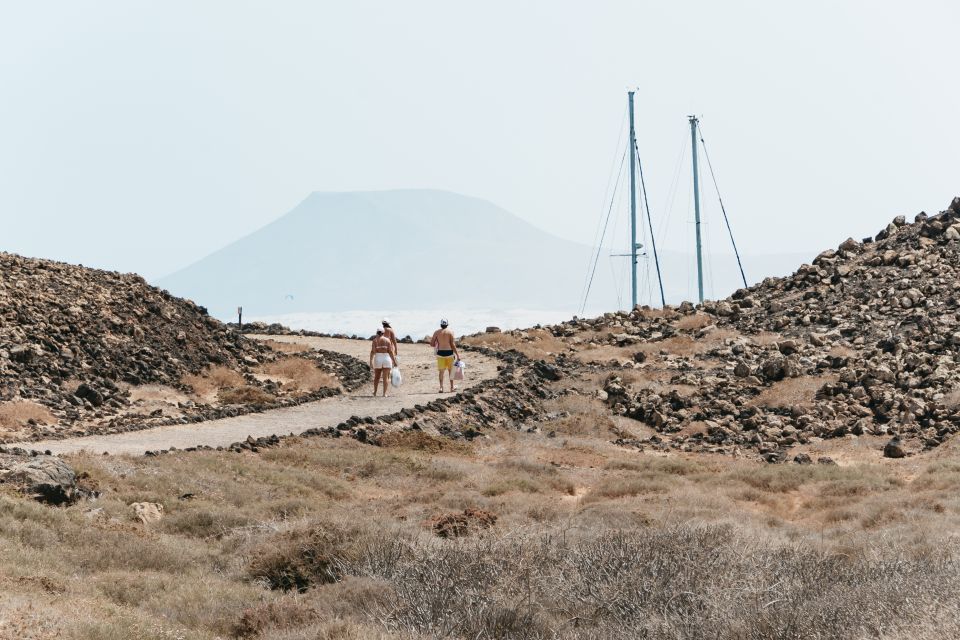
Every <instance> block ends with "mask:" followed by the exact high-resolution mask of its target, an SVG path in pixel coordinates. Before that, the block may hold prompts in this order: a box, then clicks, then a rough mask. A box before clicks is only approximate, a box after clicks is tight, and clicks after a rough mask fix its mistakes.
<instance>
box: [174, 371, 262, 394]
mask: <svg viewBox="0 0 960 640" xmlns="http://www.w3.org/2000/svg"><path fill="white" fill-rule="evenodd" d="M180 382H181V383H183V384H184V385H186V386H188V387H190V389H192V390H193V393H194V395H196V396H197V397H198V398H200V399H202V400H204V401H207V402H209V401H211V400H214V399H215V398H216V396H217V394H218V393H219V392H220V391H221V390H223V389H230V388H232V387H242V386H244V385H245V384H246V381H245V380H244V379H243V376H242V375H240V374H239V373H237V372H236V371H234V370H233V369H230V368H228V367H222V366H221V367H210V368H209V369H206V370H205V371H203V372H202V373H200V374H188V375H185V376H183V378H182V379H181V380H180Z"/></svg>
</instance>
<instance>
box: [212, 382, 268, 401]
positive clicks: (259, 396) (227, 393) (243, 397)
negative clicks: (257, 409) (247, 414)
mask: <svg viewBox="0 0 960 640" xmlns="http://www.w3.org/2000/svg"><path fill="white" fill-rule="evenodd" d="M217 400H218V401H220V402H222V403H223V404H267V403H270V402H273V401H274V400H276V397H274V396H272V395H270V394H269V393H267V392H266V391H264V390H263V389H258V388H257V387H254V386H251V385H248V384H245V385H243V386H241V387H230V388H229V389H221V390H220V391H219V393H217Z"/></svg>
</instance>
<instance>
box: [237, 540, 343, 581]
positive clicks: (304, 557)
mask: <svg viewBox="0 0 960 640" xmlns="http://www.w3.org/2000/svg"><path fill="white" fill-rule="evenodd" d="M347 543H348V536H347V534H346V533H345V532H344V531H342V530H339V529H336V528H333V527H327V526H323V525H318V526H315V527H303V528H299V529H294V530H292V531H288V532H285V533H282V534H279V535H277V536H274V538H273V539H272V540H270V541H269V542H267V543H266V544H264V545H263V546H261V547H260V548H259V549H257V550H256V551H255V552H254V554H253V559H252V560H251V561H250V564H249V565H248V567H247V575H248V576H250V577H251V578H252V579H254V580H261V581H263V582H265V583H266V584H267V585H268V586H269V587H270V588H271V589H275V590H282V591H291V590H296V591H298V592H300V593H303V592H305V591H306V590H307V589H309V588H310V587H312V586H316V585H319V584H330V583H333V582H337V581H338V580H340V578H342V577H343V575H344V570H343V561H344V557H343V555H344V553H345V550H346V548H347Z"/></svg>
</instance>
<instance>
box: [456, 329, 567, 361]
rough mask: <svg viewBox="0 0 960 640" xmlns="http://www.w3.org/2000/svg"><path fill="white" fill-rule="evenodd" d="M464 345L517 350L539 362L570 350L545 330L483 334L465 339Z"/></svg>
mask: <svg viewBox="0 0 960 640" xmlns="http://www.w3.org/2000/svg"><path fill="white" fill-rule="evenodd" d="M463 343H464V344H468V345H471V346H475V347H488V348H490V349H496V350H498V351H509V350H510V349H516V350H517V351H519V352H520V353H522V354H523V355H525V356H527V357H528V358H534V359H539V360H552V359H553V358H555V357H556V356H557V355H559V354H561V353H565V352H566V351H567V349H568V345H567V343H565V342H564V341H563V340H561V339H559V338H556V337H554V335H553V334H552V333H550V332H549V331H546V330H544V329H531V330H528V331H524V332H521V335H515V333H514V332H507V333H482V334H479V335H476V336H470V337H469V338H464V340H463Z"/></svg>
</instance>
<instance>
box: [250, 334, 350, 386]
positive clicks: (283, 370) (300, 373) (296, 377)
mask: <svg viewBox="0 0 960 640" xmlns="http://www.w3.org/2000/svg"><path fill="white" fill-rule="evenodd" d="M278 344H279V343H278ZM259 371H260V373H261V374H263V375H264V376H266V377H268V378H270V379H272V380H275V381H277V382H280V383H282V385H283V387H284V388H289V389H293V390H296V391H305V392H308V393H309V392H312V391H317V390H319V389H323V388H336V387H339V386H340V383H339V382H337V379H336V378H334V377H333V376H331V375H330V374H329V373H327V372H325V371H323V370H322V369H320V368H319V367H317V365H316V363H314V362H311V361H310V360H307V359H305V358H300V357H297V356H290V357H286V358H280V359H279V360H275V361H274V362H271V363H269V364H265V365H263V366H261V367H260V369H259Z"/></svg>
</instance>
